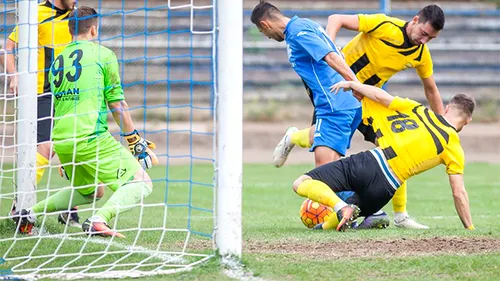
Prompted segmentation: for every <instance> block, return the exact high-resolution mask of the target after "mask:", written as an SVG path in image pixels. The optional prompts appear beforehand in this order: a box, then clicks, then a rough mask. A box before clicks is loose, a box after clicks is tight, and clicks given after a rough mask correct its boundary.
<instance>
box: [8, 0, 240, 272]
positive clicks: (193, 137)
mask: <svg viewBox="0 0 500 281" xmlns="http://www.w3.org/2000/svg"><path fill="white" fill-rule="evenodd" d="M38 2H39V1H36V0H17V1H2V2H1V3H0V9H2V8H3V11H1V12H0V32H1V36H2V37H0V40H1V42H0V45H1V46H3V47H2V48H3V49H6V46H7V43H8V40H9V39H8V38H9V35H10V34H11V32H12V30H13V29H14V27H16V26H17V27H18V28H19V30H18V32H19V42H17V43H18V44H17V45H16V49H15V52H14V53H12V52H10V51H8V50H0V58H1V60H2V61H1V62H0V70H1V71H0V83H1V89H0V188H1V189H0V257H1V258H0V279H1V277H2V275H4V276H8V277H16V278H22V279H30V280H36V279H40V278H50V279H55V280H60V279H78V278H117V277H140V276H151V275H156V274H167V273H175V272H178V271H182V270H186V269H190V268H192V267H193V266H195V265H197V264H200V263H203V262H204V261H206V260H208V259H210V258H211V257H213V256H215V253H216V251H215V250H216V249H217V248H219V249H220V246H218V245H217V243H216V242H215V241H216V240H218V237H217V236H219V235H220V236H221V237H223V239H226V238H227V239H230V238H231V237H229V236H231V235H232V236H233V238H234V237H236V240H235V241H236V243H240V242H241V240H238V238H237V237H238V235H240V236H241V229H233V232H234V233H232V234H230V235H229V236H227V231H226V232H224V231H222V233H219V232H218V231H219V230H220V229H224V228H227V227H225V226H220V225H219V227H217V220H221V219H224V217H222V218H219V219H216V215H218V214H217V213H218V212H217V204H216V202H217V201H218V200H216V199H217V198H220V197H219V196H220V195H219V194H218V193H222V192H221V190H224V189H220V188H219V187H218V185H217V181H218V180H219V181H220V178H221V176H220V173H221V171H224V169H225V166H224V165H219V160H218V158H219V157H218V156H217V154H218V153H220V152H218V149H217V147H218V145H219V146H220V145H221V144H227V142H228V141H227V140H228V139H229V138H230V137H228V136H225V137H223V138H222V139H218V138H217V139H218V140H217V142H216V136H217V135H218V134H219V131H223V132H224V131H227V130H229V128H226V127H227V124H219V123H218V120H217V118H216V116H217V115H218V114H216V112H217V107H216V106H215V105H216V104H217V100H218V98H219V96H220V94H219V93H218V92H217V87H216V84H217V83H216V81H217V75H218V72H217V61H216V60H217V56H216V53H217V50H216V46H217V44H216V42H217V39H218V38H217V37H218V36H219V35H218V32H217V29H216V26H217V24H216V20H217V19H216V14H217V7H216V1H215V0H168V1H159V0H149V1H148V0H144V1H125V0H112V1H101V0H99V1H97V0H95V1H79V3H77V5H78V6H80V7H81V6H83V5H85V6H90V7H92V8H94V9H95V10H96V11H97V12H98V15H99V18H98V22H99V36H98V39H97V42H96V43H99V44H101V45H103V46H105V47H108V48H109V49H111V50H112V51H114V53H115V54H116V56H117V59H118V62H119V72H120V76H121V84H122V87H123V90H124V94H125V98H126V101H127V102H128V104H129V107H130V114H131V116H132V119H133V121H134V124H135V126H136V129H137V130H138V131H139V133H140V134H141V136H142V137H144V138H146V139H148V140H150V141H153V142H154V143H156V150H155V153H156V155H157V157H158V160H159V164H158V165H156V166H155V167H153V168H152V169H149V170H147V172H148V174H149V175H150V177H151V179H152V182H153V191H152V193H151V194H150V195H149V196H148V197H146V198H144V199H143V200H141V201H140V202H139V203H138V204H136V205H134V206H133V208H132V209H130V210H129V211H127V212H123V213H118V215H117V216H116V217H115V218H114V219H113V220H112V221H110V222H109V225H110V227H111V228H112V229H114V230H116V231H117V232H120V233H121V234H123V235H124V236H125V238H118V237H98V236H88V235H86V234H85V233H84V232H83V230H82V228H81V227H74V226H72V225H69V224H62V223H59V221H58V218H59V216H61V215H64V216H65V215H67V213H68V211H69V209H70V207H69V206H68V208H66V209H64V210H59V211H55V212H43V213H37V218H36V223H35V228H34V231H33V233H32V235H25V234H20V233H18V231H17V229H16V225H15V223H14V222H13V220H12V216H13V212H12V210H11V209H12V204H13V201H14V200H15V199H16V198H17V205H16V209H17V210H16V211H19V210H20V209H21V208H27V207H30V206H31V205H32V204H34V203H36V202H41V201H42V200H45V199H47V198H49V197H50V196H52V195H54V194H56V193H57V192H59V191H61V190H74V188H73V187H72V181H74V179H73V180H72V181H69V180H67V179H65V178H63V177H61V176H60V173H59V168H60V167H61V164H60V160H59V159H58V156H57V155H55V156H54V157H53V158H51V159H49V162H48V164H47V165H45V166H43V168H45V173H44V175H43V178H42V179H41V181H40V182H39V183H38V184H36V185H35V178H36V177H35V173H36V168H40V167H39V166H37V164H36V145H37V144H36V141H35V140H36V130H35V129H34V128H36V121H37V120H36V118H37V116H36V112H37V102H36V100H37V99H36V96H35V93H36V91H37V90H36V89H37V88H36V83H37V80H36V79H40V77H43V76H40V75H37V74H38V72H40V71H44V70H49V69H43V68H42V69H41V70H40V63H38V65H36V63H33V61H37V60H36V59H35V60H34V59H33V58H36V56H39V55H40V54H41V53H40V52H39V50H40V49H41V48H45V50H47V48H54V46H41V45H40V44H39V43H37V42H34V41H36V40H37V37H38V34H34V33H37V28H40V24H39V23H38V20H39V19H37V17H36V16H33V13H34V9H38V8H39V7H40V5H43V3H45V1H40V3H38ZM51 2H54V1H51ZM220 2H228V3H229V2H230V1H227V0H223V1H219V3H220ZM235 2H238V1H235ZM236 7H237V8H238V6H236ZM239 8H241V3H240V6H239ZM57 13H61V12H60V11H57V10H55V11H54V15H55V17H57ZM231 13H233V12H231ZM55 17H54V18H55ZM63 20H66V21H67V19H63ZM50 21H51V19H47V20H45V22H44V23H43V24H47V22H49V23H51V22H50ZM51 24H52V23H51ZM53 26H56V25H55V24H53ZM240 29H241V28H240ZM236 35H238V34H236ZM240 35H241V34H240ZM54 36H58V34H57V32H56V34H55V35H54ZM23 38H26V39H23ZM226 38H227V37H226ZM38 42H40V40H38ZM56 47H57V46H56ZM34 55H35V57H34ZM11 57H13V58H14V60H15V66H16V70H17V72H16V73H13V74H9V73H8V71H7V67H6V64H8V58H11ZM44 59H45V58H44ZM44 59H40V58H38V62H40V61H42V62H43V61H44ZM52 59H54V58H52ZM236 61H238V59H237V60H236ZM239 67H240V68H241V65H240V66H239ZM83 71H85V70H83ZM240 72H241V69H240ZM216 73H217V75H216ZM13 76H16V77H18V78H19V86H18V94H17V95H14V94H13V93H12V92H11V90H10V89H9V88H10V82H11V79H12V77H13ZM33 79H35V80H33ZM236 82H238V81H237V80H236ZM240 87H241V86H240ZM223 88H224V87H223ZM226 88H227V87H226ZM226 88H224V89H226ZM239 90H241V89H239ZM235 96H236V97H238V89H237V91H236V92H235ZM239 97H240V102H241V92H240V93H239ZM236 102H238V100H237V99H236ZM219 103H220V101H219ZM239 106H240V107H241V104H240V105H239ZM222 107H224V106H222ZM236 108H238V106H236ZM238 114H241V112H239V113H238V112H236V115H234V120H236V121H234V120H233V121H231V122H237V120H240V121H241V116H238ZM219 115H220V116H223V115H221V114H219ZM75 116H76V118H79V116H78V115H75ZM107 116H108V124H109V131H110V132H111V134H112V135H113V136H114V137H115V138H116V139H117V140H118V141H120V142H121V143H122V144H126V142H125V141H124V139H123V138H122V137H120V128H119V127H118V126H117V125H115V122H114V120H113V119H112V115H111V113H110V112H109V111H108V114H107ZM30 118H31V120H30ZM221 118H222V117H221ZM38 121H40V120H38ZM75 123H76V122H75ZM240 125H241V124H240ZM220 128H222V129H220ZM78 129H79V128H76V130H74V131H78ZM236 129H238V127H236ZM239 129H241V127H240V128H239ZM233 134H234V132H233ZM234 143H236V145H240V146H239V148H236V150H234V149H231V150H229V153H231V152H233V154H234V152H235V151H236V155H233V156H234V157H233V158H232V159H236V161H240V164H239V166H240V169H239V170H238V165H232V166H233V168H232V169H233V173H231V176H230V177H229V179H226V180H225V182H224V183H223V185H229V186H230V188H229V189H230V190H233V192H237V191H238V190H240V189H241V155H240V156H239V157H238V155H237V154H238V149H239V153H240V154H241V136H240V137H238V134H236V138H235V139H234ZM227 147H228V148H230V147H234V145H233V144H231V143H230V144H228V145H227ZM52 148H53V146H52ZM222 155H226V154H224V153H223V154H222ZM223 157H227V156H223ZM216 159H217V161H216ZM95 161H97V162H98V161H99V159H96V160H95ZM117 161H118V160H117ZM231 161H234V160H228V161H227V162H226V165H231ZM70 164H77V163H74V162H73V163H70ZM79 164H80V163H79ZM97 167H99V166H98V165H97ZM217 172H218V173H219V176H217ZM234 172H235V173H234ZM238 172H239V174H238ZM75 177H78V174H75ZM222 178H225V177H222ZM235 179H236V180H237V181H236V184H233V183H234V182H235ZM98 182H99V180H98V179H97V178H96V179H95V181H94V183H93V184H94V187H97V184H98ZM238 183H239V184H238ZM216 187H217V188H216ZM216 190H217V192H216ZM74 192H76V191H74ZM234 194H236V197H233V198H232V199H231V198H230V197H231V196H232V195H231V193H229V194H226V197H223V199H222V200H226V199H230V200H233V201H234V202H237V203H236V204H235V205H234V206H236V207H239V208H241V194H240V195H239V197H238V193H233V195H234ZM112 195H113V191H112V190H111V189H109V188H105V190H104V197H103V198H102V199H101V200H99V201H96V200H94V202H92V203H90V204H83V205H80V206H78V210H77V214H78V216H79V218H80V223H82V222H83V221H84V220H86V219H87V218H89V217H91V216H93V215H95V213H96V212H97V211H98V210H99V209H100V208H101V207H102V206H103V205H104V204H105V203H106V202H107V201H108V199H109V198H110V197H111V196H112ZM224 198H225V199H224ZM220 200H221V199H219V201H220ZM231 204H232V203H228V204H227V207H228V208H230V207H231ZM48 208H49V206H45V210H47V209H48ZM240 212H241V210H237V209H234V210H233V211H232V214H229V215H228V214H226V215H227V216H229V217H230V218H233V219H234V220H235V222H230V223H228V225H229V227H234V226H236V227H238V226H239V227H241V222H240V221H238V220H239V219H238V214H241V213H240ZM216 233H217V235H216ZM239 239H241V238H239ZM240 244H241V243H240ZM232 245H233V246H228V247H229V250H228V249H227V247H226V249H225V250H224V249H223V250H222V252H223V253H227V254H231V253H233V254H236V255H239V254H240V251H241V249H239V247H241V246H238V245H237V244H236V246H234V245H235V244H232Z"/></svg>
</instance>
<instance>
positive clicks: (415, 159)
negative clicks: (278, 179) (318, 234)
mask: <svg viewBox="0 0 500 281" xmlns="http://www.w3.org/2000/svg"><path fill="white" fill-rule="evenodd" d="M339 89H352V90H354V91H357V92H358V93H360V94H362V95H364V96H365V98H363V99H362V104H363V120H364V121H367V120H371V125H372V126H373V129H374V130H375V132H376V133H377V141H378V144H379V147H377V148H374V149H372V150H369V151H365V152H361V153H358V154H355V155H352V156H349V157H346V158H344V159H341V160H339V161H335V162H332V163H328V164H325V165H323V166H321V167H317V168H315V169H313V170H312V171H310V172H307V173H305V174H304V175H302V176H300V177H299V178H298V179H297V180H295V182H294V183H293V190H294V191H295V192H296V193H297V194H299V195H300V196H303V197H308V198H309V199H311V200H314V201H317V202H320V203H322V204H324V205H327V206H330V207H332V208H334V210H335V211H336V212H337V217H335V216H331V219H329V220H328V221H327V222H325V223H324V224H321V225H317V228H323V229H337V230H343V229H345V228H348V227H349V226H350V223H351V222H352V221H353V220H354V219H356V217H357V216H358V215H359V214H361V215H363V214H371V213H373V212H376V211H377V210H380V209H381V208H382V207H383V206H384V205H385V204H387V203H388V202H389V200H390V199H391V198H392V197H393V196H394V193H395V192H396V190H397V189H398V188H399V187H400V186H401V184H402V183H403V182H404V181H405V180H407V179H408V178H410V177H412V176H414V175H416V174H419V173H421V172H424V171H427V170H429V169H431V168H433V167H435V166H437V165H439V164H441V163H443V164H444V165H445V166H446V172H447V173H448V175H449V181H450V185H451V189H452V193H453V199H454V202H455V208H456V210H457V213H458V215H459V217H460V219H461V220H462V223H463V225H464V227H465V228H467V229H474V226H473V225H472V218H471V215H470V208H469V197H468V195H467V191H466V190H465V185H464V180H463V172H464V152H463V149H462V147H461V146H460V140H459V137H458V132H460V130H462V128H463V127H464V126H465V125H467V124H468V123H469V122H470V121H471V120H472V113H473V111H474V107H475V103H474V100H473V99H472V98H471V97H468V96H466V95H463V94H458V95H455V96H454V97H453V98H452V99H451V100H450V102H449V104H448V105H447V106H446V109H445V111H444V114H443V115H442V116H441V115H438V114H435V113H434V112H432V111H431V110H429V109H427V108H426V107H424V106H422V105H421V104H419V103H418V102H416V101H413V100H410V99H402V98H399V97H393V96H391V95H390V94H388V93H387V92H386V91H384V90H382V89H379V88H377V87H374V86H368V85H363V84H361V83H359V82H353V81H349V82H345V81H344V82H340V83H337V84H335V85H334V86H333V87H332V91H333V92H334V93H337V92H338V91H339ZM338 94H339V95H343V94H345V93H338ZM339 191H354V192H355V193H356V194H357V196H358V200H359V207H360V208H361V213H360V212H359V210H360V209H359V208H358V207H357V206H356V205H347V204H346V203H345V202H344V201H342V200H341V199H340V198H339V197H338V196H337V195H336V194H335V192H339Z"/></svg>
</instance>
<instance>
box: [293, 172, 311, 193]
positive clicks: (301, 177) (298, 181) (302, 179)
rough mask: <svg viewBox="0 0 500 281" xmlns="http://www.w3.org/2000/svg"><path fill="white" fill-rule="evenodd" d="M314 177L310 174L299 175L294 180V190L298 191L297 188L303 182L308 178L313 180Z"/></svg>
mask: <svg viewBox="0 0 500 281" xmlns="http://www.w3.org/2000/svg"><path fill="white" fill-rule="evenodd" d="M311 179H312V178H311V177H310V176H308V175H302V176H300V177H298V178H297V179H296V180H295V181H294V182H293V191H295V193H297V189H298V188H299V185H300V184H301V183H303V182H304V181H306V180H311Z"/></svg>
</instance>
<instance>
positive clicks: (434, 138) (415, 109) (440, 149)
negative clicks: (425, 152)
mask: <svg viewBox="0 0 500 281" xmlns="http://www.w3.org/2000/svg"><path fill="white" fill-rule="evenodd" d="M421 106H422V105H417V106H415V107H414V108H413V110H412V112H413V113H415V115H417V117H418V119H420V121H422V123H423V124H424V126H425V128H426V129H427V131H428V132H429V134H431V137H432V140H433V141H434V145H435V146H436V150H437V154H438V155H439V154H441V152H443V151H444V148H443V145H442V144H441V142H440V141H439V139H438V137H437V136H436V134H434V132H433V131H432V130H431V128H429V126H428V125H427V123H425V121H424V118H422V116H420V114H418V113H417V109H418V108H419V107H421Z"/></svg>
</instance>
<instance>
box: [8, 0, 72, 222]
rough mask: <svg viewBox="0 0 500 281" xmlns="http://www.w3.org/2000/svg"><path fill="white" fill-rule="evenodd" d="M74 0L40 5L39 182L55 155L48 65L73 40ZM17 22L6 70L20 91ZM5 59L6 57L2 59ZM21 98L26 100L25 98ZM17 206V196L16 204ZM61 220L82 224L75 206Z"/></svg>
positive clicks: (52, 0)
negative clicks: (71, 28)
mask: <svg viewBox="0 0 500 281" xmlns="http://www.w3.org/2000/svg"><path fill="white" fill-rule="evenodd" d="M75 6H76V1H75V0H47V1H43V2H41V3H40V4H39V5H38V63H37V66H38V74H37V76H38V79H37V93H38V99H37V119H38V121H37V154H36V184H37V185H38V183H39V182H40V180H41V179H42V177H43V174H44V173H45V169H46V167H48V165H49V159H50V158H52V156H53V155H54V152H53V151H52V143H51V141H50V139H51V138H50V135H51V129H52V116H53V106H52V104H53V102H52V93H51V91H50V84H49V81H48V80H47V79H48V77H49V75H48V72H49V70H50V69H49V68H50V65H51V64H52V62H53V59H54V58H55V57H57V56H58V55H59V54H60V53H61V51H62V50H63V49H64V47H66V46H67V45H68V44H69V43H70V42H71V34H70V33H69V29H68V20H67V18H68V15H69V13H70V12H71V11H72V10H73V9H74V8H75ZM17 32H18V30H17V26H16V28H14V30H13V31H12V33H11V34H10V35H9V38H8V39H7V40H6V44H5V49H6V50H7V52H8V55H7V65H6V70H7V73H9V74H13V75H11V76H10V79H9V80H10V83H9V91H10V92H12V93H13V94H17V89H18V77H17V74H16V73H17V71H16V65H15V58H14V52H15V50H16V49H17V46H16V44H17V42H18V33H17ZM2 63H3V61H2ZM20 102H23V101H22V100H21V101H20ZM13 209H15V200H14V204H13ZM58 220H59V222H61V223H68V224H69V225H70V226H77V227H81V225H80V223H79V218H78V215H77V213H76V209H75V210H72V211H71V212H68V213H63V214H61V215H59V217H58Z"/></svg>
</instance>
